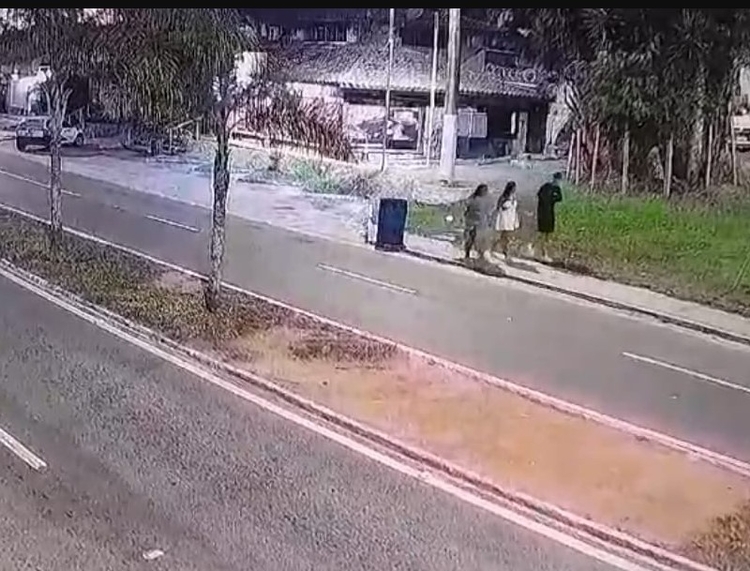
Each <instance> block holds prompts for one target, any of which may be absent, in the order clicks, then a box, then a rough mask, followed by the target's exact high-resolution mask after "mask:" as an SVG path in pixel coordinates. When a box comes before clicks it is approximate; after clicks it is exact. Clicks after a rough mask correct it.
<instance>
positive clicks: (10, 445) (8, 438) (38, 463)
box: [0, 428, 47, 472]
mask: <svg viewBox="0 0 750 571" xmlns="http://www.w3.org/2000/svg"><path fill="white" fill-rule="evenodd" d="M0 444H2V445H3V446H5V447H6V448H7V449H8V450H10V451H11V452H12V453H13V454H15V455H16V456H18V457H19V458H20V459H21V460H23V461H24V462H26V464H28V465H29V467H30V468H32V469H33V470H36V471H37V472H39V471H40V470H44V469H45V468H46V467H47V463H46V462H45V461H44V460H42V459H41V458H40V457H39V456H37V455H36V454H34V453H33V452H32V451H31V450H29V449H28V448H26V446H24V445H23V444H21V443H20V442H19V441H18V440H16V439H15V438H14V437H13V436H12V435H11V434H10V433H8V432H6V431H5V430H3V429H2V428H0Z"/></svg>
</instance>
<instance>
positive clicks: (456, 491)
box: [0, 268, 649, 571]
mask: <svg viewBox="0 0 750 571" xmlns="http://www.w3.org/2000/svg"><path fill="white" fill-rule="evenodd" d="M0 275H1V276H3V277H5V278H6V279H8V280H10V281H11V282H13V283H15V284H16V285H18V286H20V287H22V288H23V289H26V290H27V291H30V292H32V293H34V294H36V295H38V296H39V297H41V298H43V299H45V300H47V301H48V302H50V303H52V304H53V305H56V306H57V307H60V308H61V309H64V310H66V311H68V312H69V313H72V314H73V315H75V316H76V317H78V318H80V319H82V320H84V321H86V322H88V323H90V324H91V325H94V326H96V327H98V328H99V329H102V330H104V331H106V332H108V333H110V334H111V335H114V336H115V337H118V338H119V339H121V340H123V341H125V342H127V343H130V344H131V345H134V346H136V347H138V348H139V349H141V350H143V351H146V352H147V353H150V354H151V355H154V356H156V357H159V358H161V359H163V360H164V361H167V362H168V363H170V364H172V365H174V366H176V367H179V368H181V369H183V370H184V371H187V372H188V373H191V374H192V375H194V376H196V377H197V378H199V379H201V380H203V381H205V382H207V383H210V384H212V385H214V386H216V387H218V388H221V389H223V390H225V391H227V392H229V393H231V394H233V395H235V396H237V397H239V398H241V399H243V400H245V401H247V402H249V403H252V404H254V405H255V406H257V407H259V408H262V409H263V410H265V411H267V412H269V413H271V414H274V415H276V416H278V417H280V418H282V419H284V420H286V421H288V422H291V423H293V424H296V425H297V426H299V427H301V428H304V429H306V430H309V431H310V432H313V433H315V434H317V435H319V436H322V437H323V438H326V439H328V440H331V441H332V442H335V443H336V444H339V445H340V446H343V447H344V448H347V449H349V450H350V451H352V452H354V453H356V454H360V455H362V456H364V457H366V458H368V459H370V460H373V461H375V462H378V463H379V464H382V465H383V466H386V467H388V468H390V469H392V470H394V471H396V472H398V473H400V474H402V475H404V476H407V477H409V478H412V479H414V480H417V481H419V482H422V483H424V484H427V485H429V486H432V487H433V488H435V489H438V490H440V491H442V492H444V493H447V494H449V495H451V496H453V497H455V498H456V499H459V500H461V501H463V502H465V503H468V504H470V505H472V506H474V507H476V508H479V509H481V510H484V511H487V512H489V513H491V514H493V515H495V516H497V517H499V518H501V519H504V520H506V521H508V522H511V523H513V524H515V525H517V526H519V527H521V528H523V529H526V530H528V531H530V532H532V533H536V534H538V535H541V536H542V537H546V538H547V539H550V540H552V541H555V542H557V543H559V544H560V545H563V546H564V547H567V548H570V549H572V550H575V551H578V552H579V553H581V554H583V555H586V556H587V557H590V558H592V559H596V560H597V561H601V562H602V563H605V564H607V565H611V566H613V567H616V568H618V569H621V570H622V571H649V569H648V568H647V567H643V566H641V565H638V564H636V563H633V562H632V561H629V560H628V559H625V558H623V557H620V556H619V555H615V554H613V553H609V552H607V551H604V550H602V549H599V548H597V547H594V546H593V545H590V544H588V543H586V542H584V541H582V540H580V539H577V538H575V537H572V536H570V535H568V534H565V533H563V532H561V531H559V530H557V529H554V528H552V527H549V526H546V525H544V524H542V523H540V522H537V521H534V520H532V519H529V518H527V517H525V516H523V515H521V514H519V513H516V512H514V511H512V510H510V509H508V508H505V507H502V506H500V505H498V504H495V503H493V502H491V501H489V500H487V499H485V498H482V497H481V496H478V495H476V494H473V493H471V492H469V491H467V490H464V489H462V488H461V487H459V486H456V485H454V484H451V483H450V482H448V481H446V480H444V479H442V478H439V477H437V476H434V475H432V474H425V473H424V471H422V470H419V469H416V468H413V467H411V466H409V465H408V464H406V463H404V462H400V461H399V460H397V459H395V458H393V457H391V456H388V455H386V454H384V453H382V452H378V451H377V450H375V449H373V448H370V447H368V446H366V445H364V444H362V443H360V442H358V441H356V440H354V439H352V438H349V437H348V436H346V435H344V434H341V433H339V432H336V431H334V430H332V429H330V428H327V427H325V426H322V425H320V424H317V423H315V422H313V421H312V420H310V419H309V418H306V417H304V416H301V415H299V414H297V413H295V412H292V411H291V410H288V409H285V408H283V407H281V406H279V405H277V404H274V403H273V402H271V401H268V400H266V399H264V398H262V397H260V396H258V395H255V394H253V393H251V392H249V391H247V390H245V389H243V388H241V387H239V386H237V385H235V384H234V383H231V382H229V381H226V380H224V379H222V378H220V377H218V376H217V375H214V374H213V373H210V372H209V371H206V370H205V369H203V368H202V367H200V366H198V365H196V364H194V363H190V362H189V361H187V360H185V359H182V358H180V357H178V356H176V355H173V354H171V353H168V352H166V351H164V350H162V349H160V348H159V347H156V346H154V345H152V344H150V343H147V342H146V341H144V340H142V339H139V338H138V337H135V336H134V335H131V334H129V333H127V332H126V331H123V330H121V329H120V328H118V327H117V326H115V325H112V324H110V323H108V322H107V321H106V320H105V319H101V318H99V317H97V316H96V315H93V314H90V313H88V312H85V311H82V310H80V309H79V308H77V307H75V306H73V305H71V304H70V303H68V302H66V301H65V300H63V299H61V298H58V297H56V296H54V295H51V294H49V293H47V292H46V291H44V290H42V289H41V288H39V287H37V286H35V285H33V284H30V283H28V282H26V281H25V280H22V279H21V278H19V277H17V276H15V275H13V274H12V273H10V272H8V271H6V270H5V269H4V268H0Z"/></svg>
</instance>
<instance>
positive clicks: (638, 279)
mask: <svg viewBox="0 0 750 571" xmlns="http://www.w3.org/2000/svg"><path fill="white" fill-rule="evenodd" d="M558 212H559V228H558V231H557V233H556V249H557V254H558V256H559V257H560V259H561V260H563V264H564V265H566V266H568V267H570V268H571V269H574V270H577V271H586V272H590V273H592V274H595V275H598V276H601V277H605V278H613V279H617V280H619V281H624V282H627V283H631V284H634V285H639V286H644V287H649V288H652V289H655V290H659V291H662V292H665V293H668V294H673V295H677V296H679V297H683V298H688V299H693V300H696V301H700V302H706V303H711V304H713V305H717V306H720V307H723V308H726V309H729V310H732V311H739V312H742V313H744V314H747V315H750V267H748V261H749V260H748V258H750V226H749V225H748V224H747V220H748V219H750V201H747V200H732V201H728V202H726V203H717V204H712V205H706V204H699V203H697V201H695V202H687V201H685V202H682V203H668V202H665V201H663V200H661V199H657V198H651V199H649V198H646V199H644V198H633V197H621V196H602V195H597V194H590V193H583V192H572V191H569V192H567V193H566V196H565V201H564V202H563V203H562V204H561V205H560V207H559V211H558Z"/></svg>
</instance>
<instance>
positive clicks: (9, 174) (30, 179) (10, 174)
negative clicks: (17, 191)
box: [0, 169, 47, 188]
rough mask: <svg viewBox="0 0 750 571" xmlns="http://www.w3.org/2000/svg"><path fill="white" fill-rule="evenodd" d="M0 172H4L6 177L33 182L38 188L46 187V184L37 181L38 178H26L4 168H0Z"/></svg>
mask: <svg viewBox="0 0 750 571" xmlns="http://www.w3.org/2000/svg"><path fill="white" fill-rule="evenodd" d="M0 174H4V175H5V176H7V177H10V178H14V179H16V180H20V181H22V182H28V183H29V184H33V185H35V186H38V187H40V188H47V185H46V184H44V183H42V182H39V181H38V180H34V179H33V178H28V177H25V176H21V175H20V174H16V173H13V172H10V171H6V170H5V169H0Z"/></svg>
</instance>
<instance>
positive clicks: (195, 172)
mask: <svg viewBox="0 0 750 571" xmlns="http://www.w3.org/2000/svg"><path fill="white" fill-rule="evenodd" d="M0 152H2V153H4V154H11V155H13V156H14V157H16V158H17V159H19V158H20V159H23V160H27V161H31V162H35V163H46V162H47V161H48V160H49V159H48V158H47V157H46V156H43V155H35V154H31V155H27V154H20V153H18V152H17V151H16V150H15V149H14V148H13V147H12V146H11V145H7V144H6V145H0ZM202 167H203V165H202V164H200V165H198V164H192V163H190V162H185V161H180V162H174V163H172V162H170V161H153V160H142V159H135V158H132V157H131V158H130V159H128V160H125V159H123V158H120V157H119V156H101V155H100V156H96V155H95V156H90V157H74V156H71V157H65V158H64V159H63V169H64V170H65V171H66V172H70V173H73V174H76V175H79V176H84V177H86V178H91V179H94V180H102V181H112V180H117V182H118V184H121V185H122V186H125V187H128V188H131V189H133V190H137V191H139V192H143V193H147V194H154V195H157V196H161V197H165V198H169V199H171V200H177V201H181V202H186V203H190V204H194V205H198V206H202V207H205V208H210V205H211V188H210V178H209V176H208V172H207V169H205V168H202ZM234 178H235V180H234V182H233V184H232V189H231V192H230V200H229V210H230V213H231V214H233V215H235V216H239V217H241V218H245V219H247V220H252V221H256V222H263V223H267V224H271V225H274V226H278V227H281V228H285V229H287V230H292V231H297V232H300V233H304V234H309V235H315V236H317V237H321V238H327V239H330V240H334V241H338V242H344V243H348V244H353V245H357V246H360V247H365V246H364V243H363V242H364V240H363V236H362V234H363V231H362V230H363V223H364V219H365V216H366V213H367V209H368V204H367V202H365V201H363V200H360V199H357V198H356V197H347V196H328V195H318V194H310V193H306V192H304V191H302V190H301V189H298V188H295V187H291V186H280V185H270V184H254V183H248V182H244V181H243V180H242V177H241V175H240V174H237V175H235V177H234ZM406 245H407V248H408V252H409V253H410V254H411V255H413V256H416V257H420V258H423V259H428V260H432V261H434V262H438V263H442V264H450V265H455V266H463V265H464V264H463V261H462V259H461V257H462V253H461V252H460V251H459V250H458V249H457V248H456V247H455V246H454V245H453V244H451V243H450V242H447V241H444V240H436V239H431V238H425V237H422V236H416V235H407V237H406ZM500 268H501V269H502V270H503V274H504V277H505V278H510V279H513V280H515V281H518V282H522V283H525V284H528V285H533V286H538V287H542V288H545V289H548V290H552V291H555V292H558V293H563V294H566V295H571V296H574V297H577V298H580V299H584V300H587V301H591V302H595V303H600V304H604V305H607V306H609V307H614V308H617V309H620V310H625V311H632V312H635V313H638V314H641V315H647V316H650V317H652V318H656V319H659V320H661V321H664V322H667V323H671V324H674V325H678V326H681V327H685V328H688V329H691V330H695V331H699V332H702V333H707V334H711V335H716V336H718V337H721V338H723V339H727V340H731V341H735V342H739V343H744V344H748V345H750V319H747V318H744V317H742V316H739V315H735V314H731V313H728V312H725V311H721V310H717V309H713V308H710V307H707V306H704V305H700V304H697V303H693V302H689V301H682V300H679V299H675V298H671V297H669V296H666V295H663V294H660V293H656V292H653V291H650V290H647V289H644V288H638V287H633V286H627V285H624V284H620V283H616V282H611V281H606V280H601V279H597V278H592V277H588V276H580V275H574V274H571V273H568V272H563V271H560V270H556V269H553V268H551V267H549V266H546V265H544V264H540V263H538V262H535V261H530V260H518V261H517V262H513V263H512V264H511V265H507V264H500ZM498 279H501V278H498Z"/></svg>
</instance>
